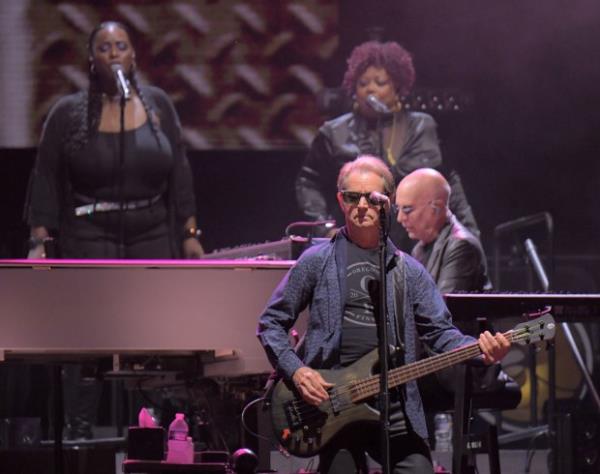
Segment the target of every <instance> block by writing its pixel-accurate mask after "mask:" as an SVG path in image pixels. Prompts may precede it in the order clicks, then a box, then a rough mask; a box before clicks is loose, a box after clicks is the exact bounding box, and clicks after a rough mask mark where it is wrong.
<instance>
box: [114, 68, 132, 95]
mask: <svg viewBox="0 0 600 474" xmlns="http://www.w3.org/2000/svg"><path fill="white" fill-rule="evenodd" d="M110 68H111V69H112V71H113V74H114V75H115V80H116V81H117V88H118V89H119V92H120V93H121V96H122V97H123V98H124V99H125V100H127V99H129V98H131V87H130V86H129V81H128V80H127V78H126V77H125V73H124V72H123V66H121V65H120V64H111V65H110Z"/></svg>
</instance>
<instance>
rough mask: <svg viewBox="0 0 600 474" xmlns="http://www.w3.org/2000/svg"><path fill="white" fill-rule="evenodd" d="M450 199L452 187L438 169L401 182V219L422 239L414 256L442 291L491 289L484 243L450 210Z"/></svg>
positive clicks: (418, 172) (398, 193)
mask: <svg viewBox="0 0 600 474" xmlns="http://www.w3.org/2000/svg"><path fill="white" fill-rule="evenodd" d="M449 201H450V186H449V184H448V182H447V181H446V179H445V178H444V176H442V174H440V173H439V172H437V171H436V170H434V169H431V168H420V169H418V170H416V171H413V172H412V173H410V174H409V175H407V176H406V177H405V178H404V179H403V180H402V181H400V184H399V185H398V189H397V190H396V205H397V206H398V222H399V223H400V224H401V225H402V226H403V227H404V228H405V229H406V231H407V233H408V236H409V237H410V238H411V239H413V240H417V241H418V242H417V244H416V246H415V247H414V249H413V250H412V255H413V257H415V258H416V259H417V260H418V261H419V262H420V263H421V264H422V265H423V266H424V267H425V268H426V269H427V271H428V272H429V273H430V274H431V276H432V277H433V279H434V281H435V282H436V284H437V287H438V289H439V290H440V292H442V293H450V292H454V291H481V290H488V289H491V284H490V281H489V279H488V276H487V265H486V260H485V254H484V253H483V249H482V247H481V244H480V242H479V240H478V239H477V237H475V236H474V235H473V234H472V233H471V232H469V231H468V230H467V229H466V228H465V227H464V226H463V225H462V224H461V223H460V222H458V220H457V219H456V217H454V215H453V214H452V212H450V209H449V208H448V203H449Z"/></svg>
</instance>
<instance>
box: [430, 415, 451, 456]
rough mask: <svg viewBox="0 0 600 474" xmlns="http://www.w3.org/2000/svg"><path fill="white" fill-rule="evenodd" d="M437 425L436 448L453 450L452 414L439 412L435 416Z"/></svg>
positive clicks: (435, 425)
mask: <svg viewBox="0 0 600 474" xmlns="http://www.w3.org/2000/svg"><path fill="white" fill-rule="evenodd" d="M433 424H434V427H435V431H434V434H435V450H436V451H451V450H452V415H450V414H448V413H438V414H437V415H435V417H434V418H433Z"/></svg>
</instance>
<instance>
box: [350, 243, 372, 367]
mask: <svg viewBox="0 0 600 474" xmlns="http://www.w3.org/2000/svg"><path fill="white" fill-rule="evenodd" d="M347 248H348V254H347V261H348V266H347V268H346V288H347V297H346V301H345V305H344V319H343V321H342V345H341V348H340V363H341V365H342V366H347V365H350V364H351V363H353V362H354V361H356V360H358V359H360V358H361V357H362V356H363V355H365V354H366V353H367V352H369V351H370V350H372V349H374V348H375V347H377V322H376V320H375V304H376V303H377V298H378V296H379V253H378V250H377V249H363V248H360V247H358V246H357V245H354V244H353V243H352V242H350V241H349V242H348V247H347Z"/></svg>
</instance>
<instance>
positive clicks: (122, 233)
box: [117, 91, 127, 258]
mask: <svg viewBox="0 0 600 474" xmlns="http://www.w3.org/2000/svg"><path fill="white" fill-rule="evenodd" d="M126 101H127V97H126V96H125V91H122V92H121V100H120V101H119V104H120V118H119V122H120V128H119V167H118V173H117V180H118V185H117V186H118V187H117V198H118V200H119V222H118V225H119V251H118V257H119V258H125V222H124V219H123V179H124V176H123V173H124V170H123V166H124V163H125V104H126Z"/></svg>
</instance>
